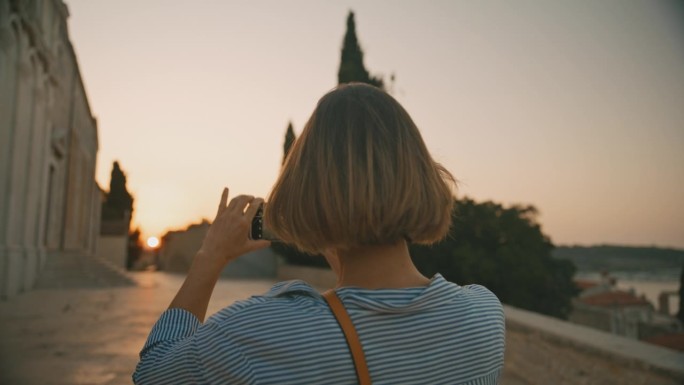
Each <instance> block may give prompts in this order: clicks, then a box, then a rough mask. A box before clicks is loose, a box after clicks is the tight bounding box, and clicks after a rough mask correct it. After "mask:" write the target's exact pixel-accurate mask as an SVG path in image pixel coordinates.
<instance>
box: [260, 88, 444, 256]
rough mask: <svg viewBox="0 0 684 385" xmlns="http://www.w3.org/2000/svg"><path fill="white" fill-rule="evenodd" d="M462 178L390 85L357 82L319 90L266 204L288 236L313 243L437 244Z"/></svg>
mask: <svg viewBox="0 0 684 385" xmlns="http://www.w3.org/2000/svg"><path fill="white" fill-rule="evenodd" d="M454 188H455V179H454V177H453V176H452V175H451V174H450V173H449V171H447V170H446V169H445V168H444V167H442V165H440V164H439V163H436V162H435V161H434V160H433V159H432V157H431V156H430V153H429V152H428V150H427V147H426V146H425V143H424V142H423V139H422V137H421V136H420V133H419V132H418V128H417V127H416V125H415V124H414V123H413V120H411V117H410V116H409V114H408V113H407V112H406V110H404V108H403V107H402V106H401V105H400V104H399V103H398V102H397V101H396V100H395V99H394V98H393V97H392V96H390V95H389V94H387V93H385V92H384V91H382V90H380V89H378V88H375V87H373V86H369V85H365V84H361V83H350V84H347V85H341V86H339V87H337V88H336V89H333V90H332V91H330V92H329V93H327V94H326V95H325V96H323V97H322V98H321V100H319V102H318V105H317V106H316V109H315V110H314V112H313V114H312V115H311V118H309V121H308V122H307V124H306V126H305V127H304V130H303V132H302V134H301V135H300V137H299V138H298V139H297V140H296V141H295V143H294V144H293V146H292V148H291V150H290V153H289V155H288V157H287V159H286V161H285V164H284V166H283V169H282V171H281V173H280V176H279V177H278V180H277V181H276V183H275V185H274V187H273V190H272V191H271V194H270V196H269V197H268V200H267V202H268V204H267V205H266V208H265V211H264V220H265V222H266V223H267V225H268V226H269V227H270V228H271V230H272V231H273V232H274V233H275V234H276V235H277V236H278V237H279V238H280V239H281V240H283V241H284V242H286V243H290V244H292V245H294V246H295V247H297V248H298V249H299V250H302V251H304V252H307V253H312V254H313V253H319V252H322V251H323V250H325V249H326V248H329V247H332V248H340V249H351V248H354V247H358V246H365V245H383V244H393V243H395V242H397V241H399V240H401V239H407V240H410V241H411V242H413V243H419V244H431V243H434V242H437V241H439V240H441V239H443V238H444V236H445V235H446V234H447V232H448V231H449V226H450V223H451V209H452V207H453V200H454V195H453V194H454V191H453V189H454Z"/></svg>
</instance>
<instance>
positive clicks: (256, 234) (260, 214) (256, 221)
mask: <svg viewBox="0 0 684 385" xmlns="http://www.w3.org/2000/svg"><path fill="white" fill-rule="evenodd" d="M249 238H250V239H255V240H257V239H265V240H267V241H277V240H278V238H277V237H276V236H275V234H273V233H272V232H271V231H270V230H269V229H268V227H267V226H266V224H265V223H264V205H263V204H262V205H261V206H260V207H259V210H257V212H256V215H254V218H253V219H252V228H251V229H250V231H249Z"/></svg>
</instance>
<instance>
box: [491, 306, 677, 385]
mask: <svg viewBox="0 0 684 385" xmlns="http://www.w3.org/2000/svg"><path fill="white" fill-rule="evenodd" d="M504 311H505V313H506V369H505V372H504V381H502V382H503V384H504V385H506V384H508V383H509V382H510V383H511V384H672V385H674V384H684V353H680V352H677V351H675V350H671V349H666V348H662V347H659V346H655V345H651V344H647V343H644V342H641V341H638V340H634V339H630V338H626V337H621V336H617V335H613V334H610V333H606V332H603V331H600V330H595V329H591V328H588V327H585V326H581V325H576V324H573V323H570V322H566V321H562V320H559V319H556V318H552V317H548V316H544V315H541V314H538V313H533V312H530V311H525V310H521V309H518V308H514V307H511V306H504ZM507 378H510V379H511V380H510V381H508V382H507V381H506V380H507Z"/></svg>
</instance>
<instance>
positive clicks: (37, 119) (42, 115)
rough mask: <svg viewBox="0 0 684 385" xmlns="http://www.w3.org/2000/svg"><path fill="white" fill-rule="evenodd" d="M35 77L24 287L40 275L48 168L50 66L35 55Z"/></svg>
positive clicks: (27, 183)
mask: <svg viewBox="0 0 684 385" xmlns="http://www.w3.org/2000/svg"><path fill="white" fill-rule="evenodd" d="M34 63H35V66H34V69H35V73H34V78H35V79H36V82H35V88H34V101H33V124H32V126H31V132H30V135H29V152H28V154H27V164H28V169H27V175H26V177H27V181H26V194H25V198H26V199H25V201H24V218H25V222H24V234H23V245H24V260H25V268H24V278H23V280H24V286H23V289H24V290H29V289H31V287H33V283H34V282H35V280H36V276H37V275H38V268H39V267H40V264H39V250H40V249H44V248H43V246H42V245H41V242H39V240H38V238H37V237H36V235H37V229H38V226H39V221H38V219H39V218H40V212H39V208H40V206H41V196H42V192H43V189H44V188H45V186H44V185H43V169H44V168H45V166H44V164H45V155H46V150H47V149H46V148H44V146H43V143H44V139H45V135H46V132H45V131H47V126H48V124H47V121H46V115H47V112H48V98H47V93H48V87H49V82H48V74H47V72H46V71H47V68H46V67H45V66H44V65H43V63H42V62H41V61H39V60H37V58H34Z"/></svg>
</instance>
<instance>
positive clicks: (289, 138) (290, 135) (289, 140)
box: [282, 122, 297, 164]
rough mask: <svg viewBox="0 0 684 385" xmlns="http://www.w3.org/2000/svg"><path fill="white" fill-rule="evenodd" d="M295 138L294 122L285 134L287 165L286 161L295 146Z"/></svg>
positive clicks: (284, 147)
mask: <svg viewBox="0 0 684 385" xmlns="http://www.w3.org/2000/svg"><path fill="white" fill-rule="evenodd" d="M295 139H297V137H296V136H295V133H294V129H293V128H292V122H290V123H289V124H288V125H287V131H286V132H285V142H284V143H283V163H282V164H285V159H287V154H289V153H290V148H292V144H294V141H295Z"/></svg>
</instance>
